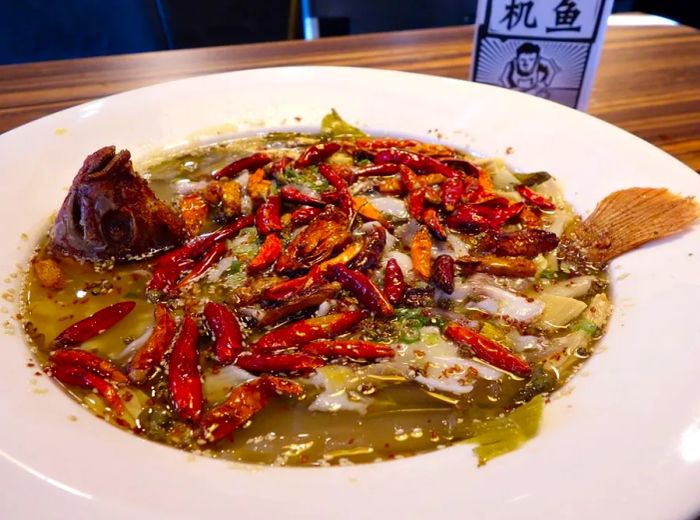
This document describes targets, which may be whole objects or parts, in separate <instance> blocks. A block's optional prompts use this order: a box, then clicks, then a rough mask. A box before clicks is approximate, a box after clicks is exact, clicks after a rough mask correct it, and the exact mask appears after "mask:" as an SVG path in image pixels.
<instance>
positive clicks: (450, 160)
mask: <svg viewBox="0 0 700 520" xmlns="http://www.w3.org/2000/svg"><path fill="white" fill-rule="evenodd" d="M440 160H441V161H442V162H444V163H445V164H447V165H448V166H450V167H452V168H454V169H458V170H462V171H463V172H464V173H466V174H467V175H472V176H476V175H477V174H478V173H479V167H478V166H477V165H476V164H474V163H473V162H471V161H467V160H466V159H460V158H458V157H445V158H443V159H440Z"/></svg>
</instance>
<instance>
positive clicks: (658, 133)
mask: <svg viewBox="0 0 700 520" xmlns="http://www.w3.org/2000/svg"><path fill="white" fill-rule="evenodd" d="M473 31H474V29H473V27H471V26H462V27H449V28H441V29H425V30H415V31H401V32H390V33H377V34H370V35H358V36H347V37H338V38H325V39H321V40H315V41H310V42H306V41H286V42H272V43H263V44H253V45H238V46H226V47H211V48H203V49H189V50H178V51H163V52H152V53H143V54H131V55H123V56H110V57H98V58H87V59H80V60H65V61H53V62H43V63H32V64H24V65H7V66H2V67H0V132H5V131H7V130H10V129H12V128H14V127H16V126H19V125H21V124H24V123H26V122H28V121H31V120H33V119H36V118H38V117H41V116H44V115H46V114H50V113H52V112H55V111H57V110H61V109H64V108H67V107H70V106H74V105H77V104H80V103H84V102H86V101H90V100H92V99H95V98H99V97H102V96H106V95H109V94H114V93H117V92H122V91H125V90H129V89H133V88H136V87H141V86H145V85H151V84H154V83H159V82H163V81H168V80H172V79H176V78H183V77H187V76H195V75H199V74H208V73H215V72H224V71H230V70H236V69H248V68H255V67H272V66H280V65H351V66H359V67H377V68H384V69H395V70H404V71H411V72H421V73H426V74H433V75H437V76H447V77H452V78H466V77H467V75H468V70H469V63H470V59H471V51H472V36H473ZM589 112H590V113H591V114H593V115H595V116H598V117H600V118H602V119H604V120H606V121H609V122H610V123H613V124H614V125H617V126H619V127H621V128H624V129H626V130H628V131H630V132H632V133H634V134H636V135H638V136H639V137H642V138H643V139H646V140H647V141H649V142H651V143H653V144H655V145H656V146H659V147H661V148H663V149H664V150H666V151H667V152H669V153H670V154H671V155H674V156H675V157H677V158H678V159H680V160H681V161H683V162H684V163H686V164H687V165H688V166H690V167H691V168H693V169H694V170H696V171H700V31H697V30H695V29H691V28H688V27H683V26H639V27H625V26H611V27H609V28H608V32H607V36H606V40H605V45H604V48H603V53H602V57H601V62H600V67H599V69H598V73H597V77H596V80H595V84H594V88H593V93H592V96H591V102H590V106H589Z"/></svg>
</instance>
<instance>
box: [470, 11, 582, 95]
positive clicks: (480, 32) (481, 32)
mask: <svg viewBox="0 0 700 520" xmlns="http://www.w3.org/2000/svg"><path fill="white" fill-rule="evenodd" d="M490 1H491V0H489V2H490ZM486 38H495V39H497V40H501V41H507V40H527V41H533V40H534V41H543V42H552V43H556V42H559V43H562V42H563V43H583V44H585V45H586V60H585V65H584V67H583V73H582V74H581V79H580V80H579V83H578V87H577V94H576V102H575V104H574V108H575V107H577V106H578V102H579V99H580V98H581V88H582V87H583V80H584V79H585V78H586V72H588V66H589V60H590V58H591V47H593V41H592V40H583V41H578V40H577V41H574V40H571V39H554V38H528V37H526V36H510V37H508V38H503V37H501V36H500V35H497V34H492V33H489V32H488V31H487V30H486V29H485V26H482V25H479V26H478V28H477V42H476V49H475V54H476V61H475V62H474V65H473V69H474V77H473V81H478V80H477V75H478V74H479V60H480V59H481V44H482V42H483V41H484V40H485V39H486ZM489 85H493V83H489ZM495 86H497V87H501V88H506V87H504V86H503V85H498V84H496V85H495Z"/></svg>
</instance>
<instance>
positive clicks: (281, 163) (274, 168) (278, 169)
mask: <svg viewBox="0 0 700 520" xmlns="http://www.w3.org/2000/svg"><path fill="white" fill-rule="evenodd" d="M293 162H294V159H292V158H291V157H281V158H279V159H277V160H276V161H275V162H273V163H272V164H271V165H270V168H269V170H270V175H273V176H275V175H278V174H280V173H282V172H283V171H284V170H285V169H286V168H287V166H289V165H290V164H292V163H293Z"/></svg>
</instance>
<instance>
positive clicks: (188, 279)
mask: <svg viewBox="0 0 700 520" xmlns="http://www.w3.org/2000/svg"><path fill="white" fill-rule="evenodd" d="M227 251H228V247H226V244H225V243H224V242H217V243H215V244H214V245H213V246H212V247H211V249H209V251H207V252H206V253H204V256H202V258H201V259H200V260H198V261H197V263H196V264H194V265H193V266H192V270H191V271H190V272H189V273H188V274H187V276H185V277H184V278H183V279H182V281H180V282H179V283H178V284H177V288H178V289H182V288H183V287H185V286H186V285H188V284H190V283H192V282H193V281H194V280H196V279H197V278H199V277H200V276H202V275H203V274H204V273H205V272H206V271H207V270H208V269H209V268H210V267H211V266H213V265H214V264H215V263H217V262H218V261H219V260H221V258H222V257H223V256H224V255H225V254H226V252H227Z"/></svg>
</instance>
